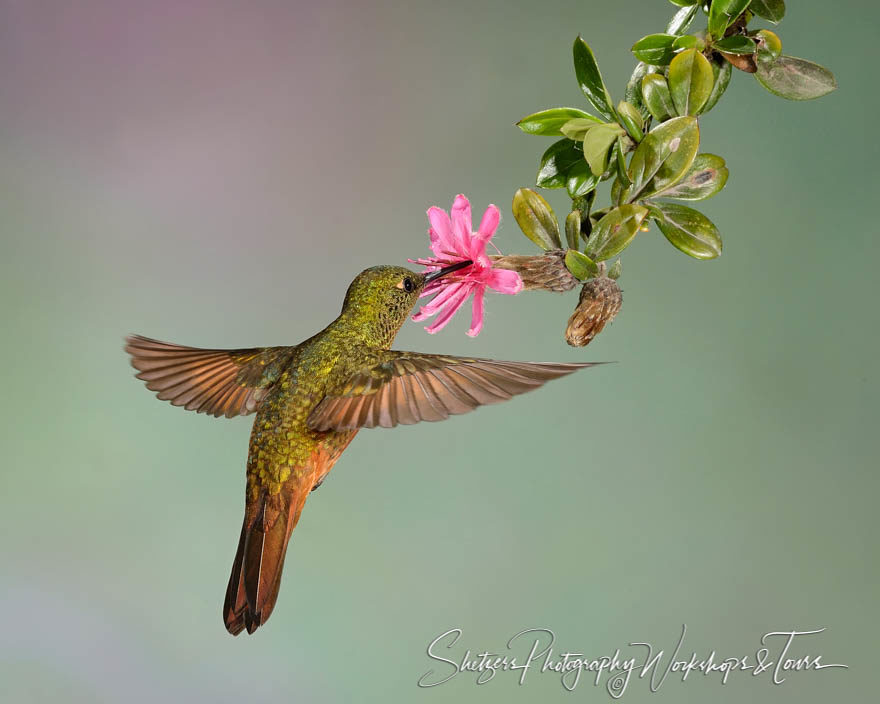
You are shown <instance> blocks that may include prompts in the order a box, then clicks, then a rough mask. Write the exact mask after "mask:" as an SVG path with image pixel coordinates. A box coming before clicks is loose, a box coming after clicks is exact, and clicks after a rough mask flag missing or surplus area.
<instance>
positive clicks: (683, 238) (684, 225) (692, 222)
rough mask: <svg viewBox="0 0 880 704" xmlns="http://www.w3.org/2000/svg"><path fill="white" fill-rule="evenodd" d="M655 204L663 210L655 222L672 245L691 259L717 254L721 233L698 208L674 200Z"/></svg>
mask: <svg viewBox="0 0 880 704" xmlns="http://www.w3.org/2000/svg"><path fill="white" fill-rule="evenodd" d="M655 205H656V206H657V208H659V209H660V211H661V212H662V213H663V218H662V219H660V218H658V219H656V220H655V222H656V223H657V225H658V227H659V228H660V231H661V232H662V233H663V234H664V235H665V236H666V239H667V240H669V241H670V242H671V243H672V245H673V246H674V247H675V248H676V249H679V250H681V251H682V252H684V253H685V254H688V255H690V256H692V257H694V259H714V258H715V257H717V256H718V255H719V254H721V233H720V232H718V228H717V227H715V225H714V224H712V221H711V220H709V218H707V217H706V216H705V215H703V214H702V213H701V212H699V211H698V210H694V209H693V208H688V207H687V206H684V205H679V204H678V203H655Z"/></svg>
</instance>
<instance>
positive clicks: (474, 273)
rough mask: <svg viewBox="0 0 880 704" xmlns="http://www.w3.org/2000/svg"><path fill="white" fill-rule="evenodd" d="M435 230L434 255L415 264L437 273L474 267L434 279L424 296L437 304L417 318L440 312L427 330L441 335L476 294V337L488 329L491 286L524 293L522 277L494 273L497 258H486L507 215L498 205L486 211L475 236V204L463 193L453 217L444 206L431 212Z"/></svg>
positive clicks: (473, 331) (502, 271) (473, 328)
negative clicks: (486, 317)
mask: <svg viewBox="0 0 880 704" xmlns="http://www.w3.org/2000/svg"><path fill="white" fill-rule="evenodd" d="M428 220H429V221H430V223H431V229H429V230H428V234H429V235H430V236H431V251H433V252H434V256H433V257H427V258H425V259H410V260H409V261H411V262H413V263H414V264H422V265H423V266H425V267H426V269H425V272H424V273H427V272H430V271H437V270H439V269H442V268H443V267H446V266H449V265H450V264H455V263H457V262H462V261H468V260H470V261H472V262H473V264H472V265H471V266H467V267H464V268H463V269H461V270H460V271H457V272H454V273H452V274H448V275H446V276H443V277H441V278H439V279H435V280H434V281H430V282H429V283H428V284H427V286H425V290H424V291H422V296H433V295H434V294H437V295H436V296H435V297H434V298H433V300H431V301H430V302H428V303H427V304H425V305H423V306H422V307H421V309H420V310H419V312H418V313H416V314H415V315H414V316H413V320H416V321H418V320H424V319H425V318H428V317H430V316H432V315H434V314H436V313H439V315H438V316H437V317H436V318H435V319H434V322H433V323H431V324H430V325H428V326H427V327H426V328H425V330H427V331H428V332H430V333H435V332H437V331H438V330H442V329H443V328H444V327H445V326H446V324H447V323H448V322H449V321H450V320H451V319H452V316H453V315H455V312H456V311H457V310H458V309H459V308H461V307H462V306H463V305H464V304H465V301H467V299H468V297H469V296H471V295H473V297H474V303H473V314H472V317H471V327H470V330H468V331H467V334H468V335H470V336H471V337H476V336H477V335H479V334H480V330H481V329H482V327H483V296H484V295H485V293H486V287H487V286H488V287H489V288H491V289H493V290H495V291H498V292H499V293H508V294H514V293H519V292H520V291H522V287H523V282H522V279H521V278H520V276H519V274H518V273H516V272H515V271H508V270H506V269H493V268H492V260H491V259H489V257H488V255H487V254H486V245H487V244H488V242H489V240H491V239H492V236H493V235H494V234H495V230H497V229H498V223H499V222H500V220H501V213H500V212H499V211H498V208H496V207H495V206H494V205H490V206H489V207H488V208H486V212H485V213H483V219H482V220H481V221H480V228H479V229H478V230H477V231H476V232H473V230H472V229H471V228H472V227H473V225H472V221H471V204H470V202H469V201H468V199H467V198H465V197H464V196H463V195H457V196H456V197H455V202H454V203H453V204H452V217H451V218H450V216H449V215H448V214H447V213H446V211H445V210H442V209H441V208H437V207H433V208H429V209H428Z"/></svg>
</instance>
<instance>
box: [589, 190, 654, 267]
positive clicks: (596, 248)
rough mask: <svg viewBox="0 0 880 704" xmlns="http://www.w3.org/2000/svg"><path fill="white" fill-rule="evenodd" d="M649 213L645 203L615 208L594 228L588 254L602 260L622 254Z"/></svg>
mask: <svg viewBox="0 0 880 704" xmlns="http://www.w3.org/2000/svg"><path fill="white" fill-rule="evenodd" d="M647 215H648V209H647V208H646V207H644V206H643V205H636V204H633V203H629V204H627V205H621V206H620V207H618V208H614V209H613V210H611V211H610V212H609V213H608V214H607V215H605V216H604V217H603V218H602V219H601V220H599V222H597V223H596V227H594V228H593V234H592V235H591V236H590V241H589V242H588V243H587V255H588V256H590V257H591V258H592V259H593V261H597V262H601V261H605V260H606V259H611V257H614V256H616V255H618V254H620V253H621V252H622V251H623V250H624V249H626V247H627V245H628V244H629V243H630V242H632V239H633V237H635V236H636V235H637V234H638V232H639V228H640V227H641V225H642V222H643V221H644V219H645V217H646V216H647Z"/></svg>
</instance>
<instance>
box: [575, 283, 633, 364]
mask: <svg viewBox="0 0 880 704" xmlns="http://www.w3.org/2000/svg"><path fill="white" fill-rule="evenodd" d="M622 303H623V294H622V293H621V291H620V286H618V285H617V282H616V281H615V280H614V279H610V278H608V277H607V276H604V275H600V276H597V277H596V278H595V279H590V280H589V281H587V282H586V283H585V284H584V287H583V288H582V289H581V295H580V299H579V300H578V304H577V308H575V309H574V313H572V314H571V317H570V318H569V319H568V327H567V328H566V329H565V341H566V342H567V343H568V344H569V345H571V346H572V347H584V346H586V345H588V344H590V342H591V341H592V339H593V338H594V337H596V335H598V334H599V333H600V332H602V329H603V328H604V327H605V325H606V324H607V323H610V322H611V321H612V320H614V316H615V315H617V312H618V311H619V310H620V306H621V304H622Z"/></svg>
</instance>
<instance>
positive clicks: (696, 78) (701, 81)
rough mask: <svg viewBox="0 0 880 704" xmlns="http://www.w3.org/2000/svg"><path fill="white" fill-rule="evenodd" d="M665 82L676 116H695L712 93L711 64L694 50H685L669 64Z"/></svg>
mask: <svg viewBox="0 0 880 704" xmlns="http://www.w3.org/2000/svg"><path fill="white" fill-rule="evenodd" d="M667 81H668V83H669V92H670V94H671V95H672V102H673V104H674V105H675V109H676V111H677V112H678V114H679V115H697V114H699V112H700V108H702V107H703V106H704V105H705V104H706V101H707V100H708V99H709V95H710V94H711V93H712V87H713V85H714V82H713V75H712V64H710V63H709V60H708V59H707V58H706V57H705V56H703V55H702V54H701V53H700V52H699V51H697V50H696V49H687V50H686V51H683V52H681V53H680V54H679V55H678V56H676V57H675V58H674V59H673V60H672V63H671V64H669V75H668V77H667Z"/></svg>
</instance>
